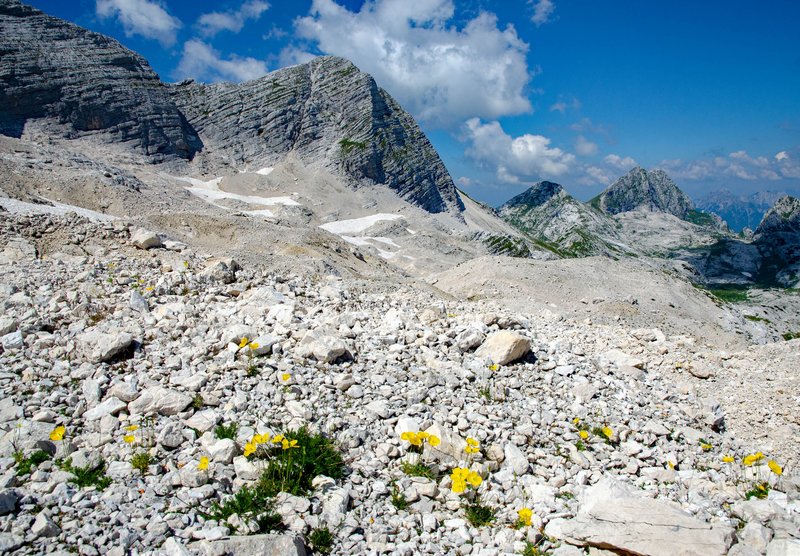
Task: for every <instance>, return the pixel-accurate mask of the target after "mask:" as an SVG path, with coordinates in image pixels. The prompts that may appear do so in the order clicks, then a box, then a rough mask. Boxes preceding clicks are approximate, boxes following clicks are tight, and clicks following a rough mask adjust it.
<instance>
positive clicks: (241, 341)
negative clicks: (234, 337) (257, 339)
mask: <svg viewBox="0 0 800 556" xmlns="http://www.w3.org/2000/svg"><path fill="white" fill-rule="evenodd" d="M246 345H247V336H244V337H242V339H241V340H239V349H242V348H244V346H246Z"/></svg>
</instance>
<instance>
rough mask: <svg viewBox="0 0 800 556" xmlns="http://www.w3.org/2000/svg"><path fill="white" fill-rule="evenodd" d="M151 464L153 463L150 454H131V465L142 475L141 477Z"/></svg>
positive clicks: (142, 452)
mask: <svg viewBox="0 0 800 556" xmlns="http://www.w3.org/2000/svg"><path fill="white" fill-rule="evenodd" d="M151 463H153V456H151V455H150V452H146V451H144V450H142V451H141V452H137V453H135V454H133V457H131V465H132V466H133V468H134V469H136V470H138V471H139V473H141V474H142V477H144V475H145V473H147V468H148V467H150V464H151Z"/></svg>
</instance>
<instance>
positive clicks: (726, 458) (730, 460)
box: [722, 456, 736, 463]
mask: <svg viewBox="0 0 800 556" xmlns="http://www.w3.org/2000/svg"><path fill="white" fill-rule="evenodd" d="M734 461H736V460H735V459H733V456H722V462H723V463H733V462H734Z"/></svg>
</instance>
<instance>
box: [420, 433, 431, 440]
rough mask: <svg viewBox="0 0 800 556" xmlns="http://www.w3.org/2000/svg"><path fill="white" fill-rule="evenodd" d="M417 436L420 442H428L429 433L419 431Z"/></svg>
mask: <svg viewBox="0 0 800 556" xmlns="http://www.w3.org/2000/svg"><path fill="white" fill-rule="evenodd" d="M417 436H419V438H420V440H428V437H429V436H430V433H427V432H425V431H420V433H419V434H418V435H417Z"/></svg>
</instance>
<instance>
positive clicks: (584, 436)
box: [578, 431, 589, 440]
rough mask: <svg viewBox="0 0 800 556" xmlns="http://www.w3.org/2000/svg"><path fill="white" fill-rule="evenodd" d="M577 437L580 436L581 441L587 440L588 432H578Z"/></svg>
mask: <svg viewBox="0 0 800 556" xmlns="http://www.w3.org/2000/svg"><path fill="white" fill-rule="evenodd" d="M578 436H580V437H581V440H586V439H587V438H589V433H588V432H586V431H580V432H579V433H578Z"/></svg>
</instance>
